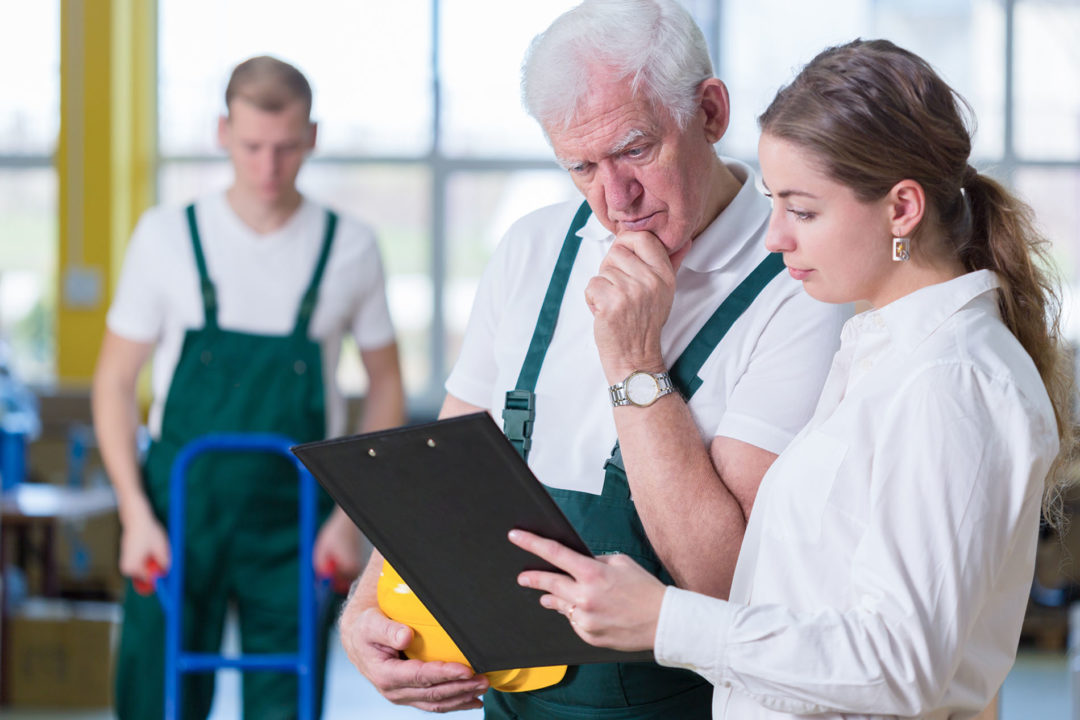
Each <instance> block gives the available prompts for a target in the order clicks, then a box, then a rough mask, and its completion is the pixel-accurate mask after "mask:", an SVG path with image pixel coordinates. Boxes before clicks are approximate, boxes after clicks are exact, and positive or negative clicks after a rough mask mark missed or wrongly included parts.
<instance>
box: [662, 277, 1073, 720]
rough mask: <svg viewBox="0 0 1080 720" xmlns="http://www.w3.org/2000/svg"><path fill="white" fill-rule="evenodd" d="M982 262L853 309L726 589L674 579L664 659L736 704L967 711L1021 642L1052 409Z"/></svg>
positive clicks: (766, 483)
mask: <svg viewBox="0 0 1080 720" xmlns="http://www.w3.org/2000/svg"><path fill="white" fill-rule="evenodd" d="M997 285H998V282H997V278H996V276H995V275H994V274H993V273H992V272H990V271H988V270H980V271H978V272H973V273H969V274H967V275H964V276H961V277H959V278H956V279H954V280H950V281H948V282H945V283H941V284H938V285H932V286H930V287H926V288H923V289H921V290H918V291H916V292H914V293H911V294H910V295H907V296H905V297H903V298H901V299H899V300H896V301H894V302H892V303H890V304H888V305H886V306H885V307H883V308H881V309H880V310H877V311H872V312H867V313H863V314H860V315H858V316H856V317H855V318H852V320H851V321H849V323H848V324H847V325H846V326H845V327H844V332H843V340H842V346H841V349H840V352H839V353H837V355H836V361H835V364H834V366H833V368H832V371H831V373H830V374H829V379H828V381H827V382H826V384H825V389H824V391H823V392H822V396H821V403H820V405H819V406H818V408H817V410H816V411H815V413H814V417H813V418H812V419H811V421H810V423H809V424H808V425H807V426H806V428H805V429H804V430H803V431H802V433H800V434H799V436H798V437H797V438H796V439H795V440H794V441H792V443H791V445H790V446H789V447H788V449H787V450H786V451H785V452H784V453H783V454H782V455H781V456H780V458H779V459H778V460H777V461H776V462H775V463H773V465H772V467H771V468H770V469H769V471H768V473H766V475H765V478H764V480H763V481H762V483H761V489H760V490H759V491H758V496H757V502H756V503H755V504H754V511H753V513H752V514H751V516H750V522H749V525H748V527H747V530H746V536H745V537H744V539H743V545H742V550H741V551H740V552H739V561H738V565H737V566H736V569H735V576H734V579H733V580H732V587H731V602H725V601H723V600H716V599H714V598H708V597H705V596H703V595H697V594H695V593H688V592H685V591H682V590H678V589H676V588H668V589H667V591H666V594H665V596H664V603H663V607H662V609H661V614H660V622H659V625H658V627H657V631H656V657H657V659H658V661H659V662H660V663H662V664H664V665H675V666H678V667H686V668H690V669H692V670H695V671H696V672H698V673H700V674H701V675H703V676H704V677H705V678H707V679H708V680H709V681H710V682H712V683H713V684H715V685H716V686H717V690H716V694H715V699H714V703H713V717H715V718H729V719H730V720H781V719H789V718H795V717H804V716H805V715H810V714H812V715H813V716H814V717H816V718H828V719H837V718H846V719H848V720H851V719H853V718H886V717H888V718H892V717H894V716H900V717H919V718H927V719H928V720H947V719H949V718H971V717H975V715H976V714H977V713H978V712H979V711H981V710H982V709H983V708H984V707H986V705H987V703H988V702H989V701H990V699H991V698H992V697H993V695H994V693H995V692H996V691H997V689H998V688H999V687H1000V686H1001V683H1002V681H1003V680H1004V679H1005V676H1006V674H1007V673H1008V671H1009V668H1010V667H1011V666H1012V663H1013V660H1014V658H1015V654H1016V645H1017V641H1018V639H1019V636H1020V626H1021V624H1022V622H1023V619H1024V610H1025V608H1026V606H1027V598H1028V593H1029V591H1030V588H1031V577H1032V573H1033V571H1034V568H1035V546H1036V541H1037V536H1038V526H1039V507H1040V502H1041V498H1042V491H1043V482H1044V480H1045V478H1046V473H1047V470H1048V468H1049V467H1050V463H1051V462H1052V461H1053V459H1054V457H1055V456H1056V455H1057V451H1058V439H1057V426H1056V423H1055V420H1054V411H1053V408H1052V407H1051V404H1050V399H1049V398H1048V397H1047V394H1046V389H1045V387H1044V386H1043V383H1042V380H1041V379H1040V377H1039V373H1038V371H1037V370H1036V369H1035V364H1034V363H1033V362H1032V361H1031V358H1030V357H1029V356H1028V355H1027V353H1026V352H1024V349H1023V348H1022V347H1021V345H1020V343H1019V342H1018V341H1017V340H1016V338H1015V337H1013V335H1012V333H1010V332H1009V330H1008V329H1007V328H1006V327H1005V325H1004V323H1002V322H1001V319H1000V316H999V314H998V309H997V293H996V291H995V288H996V287H997Z"/></svg>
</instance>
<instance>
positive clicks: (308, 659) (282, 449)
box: [154, 433, 328, 720]
mask: <svg viewBox="0 0 1080 720" xmlns="http://www.w3.org/2000/svg"><path fill="white" fill-rule="evenodd" d="M295 444H296V443H295V442H293V441H292V440H291V439H289V438H287V437H285V436H284V435H276V434H271V433H216V434H208V435H204V436H202V437H199V438H196V439H195V440H192V441H191V442H189V443H188V444H187V445H185V446H184V447H182V448H181V449H180V451H179V452H178V453H177V455H176V460H175V462H174V463H173V467H172V474H171V476H170V478H169V544H170V545H171V547H172V566H171V567H170V568H169V571H168V573H166V574H165V575H163V576H161V577H158V578H157V579H156V580H155V582H154V586H155V590H156V591H157V596H158V599H159V600H160V601H161V605H162V609H163V610H164V612H165V716H164V717H165V720H177V719H178V718H179V717H180V708H181V707H182V706H181V701H182V698H181V693H180V690H181V684H182V683H181V682H180V680H181V676H182V675H183V674H184V673H193V672H215V671H217V670H219V669H222V668H231V669H236V670H240V671H244V670H255V671H275V672H295V673H296V674H297V675H298V676H299V677H298V681H299V682H298V685H299V693H298V694H299V698H298V700H299V702H298V715H299V720H315V718H314V715H315V679H316V677H315V668H316V657H315V648H316V644H315V631H316V628H315V621H316V616H317V611H318V605H319V602H320V597H318V596H317V594H316V583H315V570H314V568H313V567H312V563H311V555H312V550H313V548H314V544H315V519H316V499H315V491H316V486H315V479H314V478H313V477H312V476H311V473H310V472H308V470H307V468H305V467H304V466H303V464H302V463H301V462H300V461H299V460H297V458H296V456H295V455H293V454H292V452H290V450H289V448H290V447H292V446H293V445H295ZM213 452H266V453H271V454H276V455H281V456H283V457H285V458H287V459H288V460H289V461H290V462H292V463H293V465H295V466H296V471H297V474H298V476H299V482H300V509H299V512H300V563H299V564H300V577H299V582H300V603H299V613H300V618H299V620H300V638H299V644H298V650H297V652H295V653H274V654H258V655H256V654H247V655H244V654H240V655H236V656H232V657H226V656H224V655H219V654H213V653H193V652H185V651H184V650H183V649H182V648H181V647H180V645H181V641H180V639H181V638H182V637H183V626H182V623H183V612H182V609H183V607H182V603H183V596H184V523H185V516H186V507H185V504H186V494H187V493H186V489H187V488H186V481H187V470H188V467H189V466H190V465H191V463H192V462H193V461H194V460H195V458H197V457H198V456H200V455H203V454H205V453H213ZM324 589H328V584H327V583H321V584H320V590H324ZM321 594H322V593H319V595H321Z"/></svg>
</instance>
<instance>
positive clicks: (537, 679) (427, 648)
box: [378, 561, 566, 692]
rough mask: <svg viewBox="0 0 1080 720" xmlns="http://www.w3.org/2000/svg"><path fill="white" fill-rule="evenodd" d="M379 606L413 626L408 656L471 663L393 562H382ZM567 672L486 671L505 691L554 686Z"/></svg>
mask: <svg viewBox="0 0 1080 720" xmlns="http://www.w3.org/2000/svg"><path fill="white" fill-rule="evenodd" d="M378 599H379V609H380V610H382V612H383V614H384V615H386V617H388V618H390V619H391V620H393V621H395V622H399V623H402V624H403V625H408V626H409V627H410V628H412V631H413V639H412V642H411V643H409V647H407V648H405V656H406V657H408V658H412V659H414V660H423V661H424V662H430V661H433V660H441V661H442V662H456V663H461V664H462V665H468V664H469V662H468V660H466V659H465V655H464V653H462V652H461V650H459V649H458V646H457V645H456V644H455V643H454V641H453V640H451V639H450V635H448V634H447V632H446V631H445V630H443V629H442V626H441V625H439V623H438V622H436V620H435V618H434V617H433V616H432V614H431V613H430V612H429V611H428V609H427V608H426V607H424V603H422V602H420V598H418V597H416V594H415V593H413V591H412V590H410V589H409V586H408V585H406V584H405V581H404V580H402V579H401V576H400V575H398V573H397V571H396V570H394V568H393V566H391V565H390V563H388V562H386V561H383V567H382V572H381V573H380V574H379V586H378ZM565 674H566V666H565V665H549V666H546V667H531V668H516V669H514V670H495V671H493V672H488V673H484V675H485V676H486V677H487V679H488V682H489V683H491V687H492V688H494V689H495V690H501V691H502V692H524V691H526V690H539V689H540V688H544V687H548V686H549V685H554V684H555V683H557V682H559V681H560V680H562V679H563V675H565Z"/></svg>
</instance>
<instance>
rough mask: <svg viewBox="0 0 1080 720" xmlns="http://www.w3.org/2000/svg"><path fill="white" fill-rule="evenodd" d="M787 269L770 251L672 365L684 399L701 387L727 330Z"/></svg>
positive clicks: (777, 255) (778, 255) (672, 373)
mask: <svg viewBox="0 0 1080 720" xmlns="http://www.w3.org/2000/svg"><path fill="white" fill-rule="evenodd" d="M783 269H784V256H783V255H781V254H780V253H769V255H768V256H767V257H766V258H765V259H764V260H762V261H761V262H760V263H759V264H758V266H757V267H756V268H754V269H753V270H752V271H751V272H750V274H749V275H747V276H746V278H745V279H744V280H743V281H742V282H741V283H739V285H738V287H736V288H735V289H734V290H732V291H731V294H730V295H728V296H727V297H726V298H725V299H724V302H722V303H720V307H718V308H716V312H714V313H713V314H712V316H711V317H710V318H709V319H708V320H706V321H705V324H704V325H702V327H701V329H700V330H698V333H697V335H695V336H694V339H693V340H691V341H690V344H689V345H687V346H686V349H685V350H683V352H682V355H680V356H679V359H678V360H676V361H675V364H674V365H672V366H671V372H670V374H671V382H672V383H673V384H674V385H675V387H677V388H678V389H679V392H680V393H681V394H682V396H683V399H685V400H689V399H690V398H691V397H692V396H693V394H694V393H695V392H697V389H698V388H699V387H701V378H700V377H698V371H700V370H701V366H702V365H704V364H705V361H706V360H708V359H709V355H711V354H712V351H713V350H715V349H716V346H717V345H719V344H720V341H721V340H722V339H723V338H724V335H725V334H727V331H728V330H729V329H730V328H731V326H732V325H733V324H734V323H735V321H736V320H738V319H739V316H741V315H742V314H743V312H744V311H745V310H746V308H748V307H750V303H752V302H754V298H756V297H757V296H758V295H759V294H760V293H761V291H762V290H764V289H765V286H766V285H768V284H769V282H770V281H772V279H773V278H774V277H776V276H777V275H778V274H779V273H780V271H781V270H783Z"/></svg>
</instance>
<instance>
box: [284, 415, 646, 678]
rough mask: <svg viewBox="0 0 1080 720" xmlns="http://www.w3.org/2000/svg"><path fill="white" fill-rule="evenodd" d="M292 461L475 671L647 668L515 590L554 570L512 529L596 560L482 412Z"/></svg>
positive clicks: (329, 444)
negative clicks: (528, 575)
mask: <svg viewBox="0 0 1080 720" xmlns="http://www.w3.org/2000/svg"><path fill="white" fill-rule="evenodd" d="M292 451H293V453H294V454H295V455H296V456H297V457H298V458H299V459H300V461H301V462H303V464H304V465H305V466H307V468H308V469H309V470H310V471H311V473H312V475H314V476H315V478H316V479H317V480H318V481H319V483H320V484H321V485H322V486H323V487H324V488H326V491H327V492H328V493H329V494H330V496H331V497H333V498H334V500H335V501H337V503H338V505H340V506H341V507H342V509H343V510H344V511H345V512H346V514H348V516H349V517H350V518H352V520H353V522H354V523H356V525H357V526H358V527H359V528H360V530H361V531H362V532H363V533H364V534H365V535H366V536H367V538H368V539H369V540H370V541H371V542H372V544H373V545H374V546H375V547H376V548H378V550H379V552H380V553H382V555H383V557H385V558H386V559H387V560H388V561H389V562H390V564H391V565H393V566H394V569H395V570H397V571H398V573H399V574H400V575H401V577H402V579H404V580H405V582H406V583H408V585H409V587H410V588H412V590H413V592H415V593H416V595H417V597H419V598H420V600H421V601H422V602H423V603H424V605H426V606H427V608H428V609H429V610H430V611H431V614H432V615H434V616H435V619H436V620H438V621H439V624H440V625H442V627H443V628H444V629H445V630H446V631H447V633H449V635H450V637H451V638H452V639H453V640H454V642H455V643H456V644H457V646H458V647H459V648H460V649H461V651H462V652H463V653H464V654H465V657H466V658H468V660H469V664H470V665H471V666H472V667H473V669H474V670H476V671H477V672H490V671H493V670H507V669H511V668H522V667H538V666H545V665H581V664H585V663H597V662H636V661H646V660H652V659H653V654H652V652H651V651H644V652H634V653H630V652H621V651H618V650H609V649H605V648H597V647H593V646H592V645H589V644H588V643H586V642H585V641H584V640H582V639H581V638H579V637H578V636H577V635H576V634H575V633H574V631H573V629H571V627H570V624H569V623H568V622H567V621H566V618H564V617H563V616H562V615H560V614H558V613H556V612H553V611H551V610H547V609H545V608H543V607H541V606H540V603H539V597H540V592H539V591H536V590H531V589H528V588H523V587H521V586H519V585H518V584H517V576H518V573H520V572H521V571H522V570H526V569H546V570H550V569H554V568H552V567H551V566H550V565H549V564H548V563H546V562H544V561H543V560H540V559H539V558H537V557H536V556H534V555H531V554H530V553H527V552H525V551H524V550H521V549H520V548H518V547H515V546H514V545H512V544H511V543H510V541H509V540H507V539H506V534H507V533H508V532H509V531H510V529H511V528H515V527H519V528H523V529H526V530H531V531H533V532H535V533H537V534H539V535H543V536H544V537H549V538H553V539H555V540H558V541H560V542H562V543H563V544H565V545H567V546H569V547H571V548H573V549H575V550H578V551H579V552H582V553H585V554H591V553H589V550H588V548H587V546H586V545H585V543H584V541H582V539H581V537H580V536H579V535H578V534H577V532H576V531H575V530H574V528H573V526H571V525H570V522H569V521H568V520H567V519H566V516H565V515H563V513H562V511H561V510H560V509H559V507H558V505H556V504H555V501H554V500H552V498H551V496H550V495H548V493H547V491H546V490H545V489H544V487H543V485H541V483H540V481H539V480H537V479H536V476H534V475H533V474H532V471H531V470H530V469H529V467H528V465H527V464H526V463H525V461H524V460H522V458H521V456H520V455H518V454H517V451H516V450H514V448H513V446H512V445H511V444H510V442H509V441H508V440H507V439H506V437H505V436H504V435H503V434H502V431H501V430H499V428H498V426H497V425H496V424H495V422H494V421H493V420H492V419H491V416H490V415H488V414H487V413H486V412H481V413H475V414H471V415H463V416H461V417H455V418H449V419H446V420H439V421H436V422H433V423H427V424H423V425H414V426H410V427H404V428H396V429H393V430H385V431H380V432H374V433H367V434H364V435H354V436H350V437H344V438H337V439H333V440H323V441H319V442H313V443H306V444H303V445H298V446H296V447H294V448H292Z"/></svg>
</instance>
